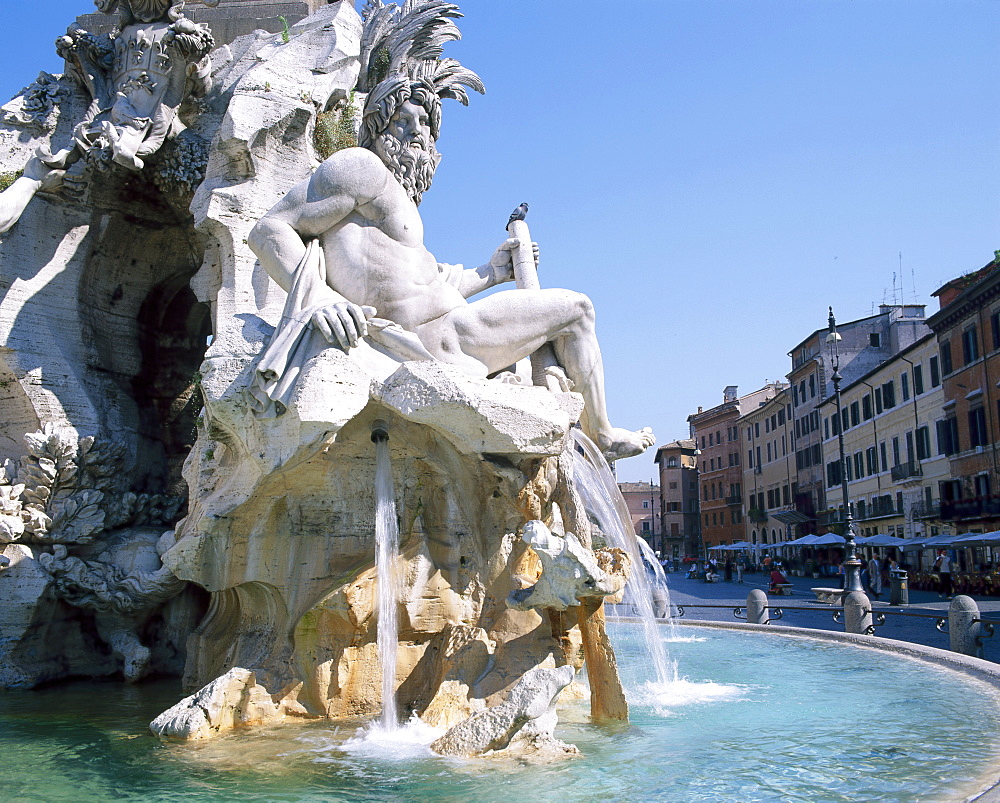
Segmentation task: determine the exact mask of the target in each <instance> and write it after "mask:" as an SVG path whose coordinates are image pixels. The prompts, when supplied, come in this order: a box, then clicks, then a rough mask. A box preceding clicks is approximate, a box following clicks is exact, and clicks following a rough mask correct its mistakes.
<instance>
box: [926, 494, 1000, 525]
mask: <svg viewBox="0 0 1000 803" xmlns="http://www.w3.org/2000/svg"><path fill="white" fill-rule="evenodd" d="M993 517H1000V496H996V495H994V494H991V495H989V496H976V497H973V498H971V499H951V500H948V501H945V500H941V521H958V520H959V519H981V518H993Z"/></svg>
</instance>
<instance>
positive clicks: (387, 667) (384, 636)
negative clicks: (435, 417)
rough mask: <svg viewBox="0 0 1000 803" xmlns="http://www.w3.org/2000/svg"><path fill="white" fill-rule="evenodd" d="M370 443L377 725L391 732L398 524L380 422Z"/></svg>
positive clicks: (386, 436)
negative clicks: (379, 683)
mask: <svg viewBox="0 0 1000 803" xmlns="http://www.w3.org/2000/svg"><path fill="white" fill-rule="evenodd" d="M372 443H374V444H375V550H376V551H375V582H376V583H377V585H378V654H379V659H380V661H381V669H382V720H381V725H382V729H383V730H384V731H393V730H395V729H396V726H397V725H398V724H399V722H398V715H397V713H396V656H397V654H398V652H399V622H398V619H397V615H396V606H397V605H398V604H399V600H400V597H401V595H400V593H399V583H398V581H397V571H396V567H397V563H398V561H399V524H398V522H397V521H396V494H395V491H394V490H393V486H392V464H391V462H390V458H389V432H388V426H387V424H386V423H385V422H384V421H376V422H375V423H373V424H372Z"/></svg>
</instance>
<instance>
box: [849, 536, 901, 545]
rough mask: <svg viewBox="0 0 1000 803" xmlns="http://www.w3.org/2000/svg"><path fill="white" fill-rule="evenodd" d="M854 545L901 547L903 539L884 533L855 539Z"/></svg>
mask: <svg viewBox="0 0 1000 803" xmlns="http://www.w3.org/2000/svg"><path fill="white" fill-rule="evenodd" d="M854 543H856V544H862V545H864V546H902V545H903V539H902V538H897V537H896V536H894V535H886V534H885V533H876V534H875V535H869V536H867V537H863V538H855V539H854Z"/></svg>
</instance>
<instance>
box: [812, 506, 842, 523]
mask: <svg viewBox="0 0 1000 803" xmlns="http://www.w3.org/2000/svg"><path fill="white" fill-rule="evenodd" d="M843 520H844V516H843V514H842V513H841V512H840V511H839V510H821V511H820V512H819V513H817V514H816V523H817V524H819V525H822V526H824V527H829V526H830V525H831V524H839V523H840V522H842V521H843Z"/></svg>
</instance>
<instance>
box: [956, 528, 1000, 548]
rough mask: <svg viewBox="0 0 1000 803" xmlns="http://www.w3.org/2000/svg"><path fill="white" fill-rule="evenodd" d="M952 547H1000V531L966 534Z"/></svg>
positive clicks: (959, 537) (958, 538)
mask: <svg viewBox="0 0 1000 803" xmlns="http://www.w3.org/2000/svg"><path fill="white" fill-rule="evenodd" d="M952 546H957V547H963V548H964V547H972V546H1000V530H996V531H994V532H992V533H965V534H964V535H960V536H958V537H957V538H956V539H955V540H954V541H953V542H952Z"/></svg>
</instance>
